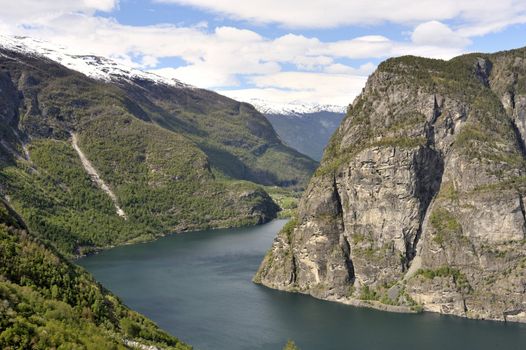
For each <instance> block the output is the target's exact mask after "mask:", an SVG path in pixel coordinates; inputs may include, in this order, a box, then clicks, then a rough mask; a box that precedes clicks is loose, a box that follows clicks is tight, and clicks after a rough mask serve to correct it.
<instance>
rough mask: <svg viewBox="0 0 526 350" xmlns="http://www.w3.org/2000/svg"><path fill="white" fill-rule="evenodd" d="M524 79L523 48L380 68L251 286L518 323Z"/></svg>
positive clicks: (525, 257) (522, 307)
mask: <svg viewBox="0 0 526 350" xmlns="http://www.w3.org/2000/svg"><path fill="white" fill-rule="evenodd" d="M525 79H526V49H521V50H515V51H510V52H502V53H497V54H493V55H484V54H473V55H466V56H461V57H457V58H455V59H453V60H451V61H448V62H445V61H438V60H429V59H422V58H416V57H402V58H397V59H390V60H388V61H386V62H384V63H382V64H381V65H380V67H379V68H378V70H377V71H376V72H375V73H374V74H373V75H372V76H371V77H370V78H369V80H368V82H367V85H366V87H365V88H364V90H363V92H362V94H361V95H360V96H359V97H358V98H357V99H356V100H355V101H354V103H353V106H352V108H351V109H350V111H349V113H348V115H347V117H346V118H345V119H344V121H343V122H342V124H341V125H340V127H339V129H338V130H337V132H336V133H335V135H334V136H333V137H332V140H331V142H330V144H329V146H328V148H327V149H326V151H325V154H324V157H323V159H322V163H321V166H320V168H319V169H318V171H317V172H316V174H315V176H314V178H313V179H312V180H311V183H310V185H309V186H308V189H307V191H306V192H305V194H304V196H303V198H302V200H301V203H300V207H299V214H298V218H297V219H296V220H294V221H292V222H291V223H290V224H289V225H288V226H287V227H286V228H285V229H284V230H283V231H282V232H280V234H279V235H278V237H277V238H276V240H275V242H274V244H273V246H272V248H271V249H270V251H269V253H268V254H267V256H266V257H265V260H264V261H263V263H262V265H261V267H260V270H259V271H258V273H257V275H256V277H255V281H256V282H258V283H262V284H264V285H266V286H269V287H272V288H277V289H282V290H288V291H296V292H301V293H307V294H311V295H313V296H315V297H318V298H322V299H328V300H334V301H339V302H343V303H349V304H354V305H369V306H373V307H378V308H381V309H387V310H394V311H417V310H420V309H423V310H427V311H434V312H440V313H444V314H453V315H458V316H465V317H470V318H485V319H495V320H509V321H510V320H513V321H522V322H525V321H526V211H525V205H524V197H525V194H526V176H525V171H526V160H525V159H526V158H525V157H526V152H525V150H526V148H525V146H524V144H525V137H526V80H525Z"/></svg>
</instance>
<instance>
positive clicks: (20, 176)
mask: <svg viewBox="0 0 526 350" xmlns="http://www.w3.org/2000/svg"><path fill="white" fill-rule="evenodd" d="M0 124H1V125H2V128H1V129H0V194H1V195H2V196H3V197H4V198H5V199H6V200H7V201H8V202H9V204H10V205H11V206H12V207H13V208H14V209H15V210H16V211H17V212H19V214H20V215H21V216H22V217H23V218H24V220H25V221H26V223H27V225H28V227H29V229H30V230H31V231H32V232H34V233H35V234H36V235H38V237H39V238H40V239H42V240H44V241H46V242H50V243H52V244H53V245H54V246H55V247H56V248H57V249H58V250H59V251H60V252H61V253H63V254H65V255H67V256H72V255H79V254H85V253H87V252H89V251H91V250H93V249H97V248H100V247H109V246H113V245H117V244H122V243H125V242H136V241H143V240H147V239H152V238H154V237H157V236H159V235H162V234H166V233H169V232H180V231H186V230H194V229H201V228H209V227H225V226H239V225H247V224H256V223H262V222H265V221H268V220H270V219H272V218H274V217H275V216H276V213H277V211H278V210H279V208H278V207H277V205H276V204H275V203H274V201H273V200H272V199H271V197H270V196H269V195H268V193H267V192H266V189H265V187H264V186H267V185H268V186H281V187H287V188H289V189H294V190H295V189H301V188H302V187H303V186H304V185H305V184H306V183H307V181H308V178H309V177H310V175H311V174H312V172H313V171H314V169H315V166H316V163H315V162H314V161H313V160H311V159H310V158H308V157H306V156H304V155H302V154H300V153H299V152H297V151H295V150H293V149H291V148H290V147H288V146H285V145H284V144H283V143H282V142H281V141H280V139H279V137H278V136H277V134H276V133H275V131H274V130H273V128H272V126H271V124H270V123H269V122H268V121H267V120H266V118H265V117H264V116H263V115H262V114H260V113H259V112H257V111H256V110H255V109H254V107H253V106H251V105H249V104H246V103H240V102H237V101H234V100H232V99H230V98H227V97H224V96H221V95H219V94H217V93H214V92H211V91H207V90H202V89H198V88H195V87H192V86H189V85H186V84H183V83H180V82H178V81H174V80H166V79H163V78H160V77H157V76H155V75H152V74H149V73H142V72H140V71H137V70H134V69H130V68H127V67H124V66H121V65H119V64H117V63H115V62H112V61H110V60H108V59H105V58H100V57H93V56H79V55H73V54H71V53H68V52H66V51H64V50H63V49H61V48H57V47H54V46H52V45H50V44H48V43H45V42H39V41H35V40H33V39H30V38H6V37H2V40H1V43H0Z"/></svg>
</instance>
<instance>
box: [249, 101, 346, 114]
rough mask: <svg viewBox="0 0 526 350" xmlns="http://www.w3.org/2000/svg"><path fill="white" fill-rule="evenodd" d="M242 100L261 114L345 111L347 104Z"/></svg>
mask: <svg viewBox="0 0 526 350" xmlns="http://www.w3.org/2000/svg"><path fill="white" fill-rule="evenodd" d="M243 102H247V103H250V104H252V105H253V106H254V107H256V109H257V110H258V111H259V112H261V113H263V114H277V115H287V116H301V115H304V114H310V113H317V112H333V113H345V112H346V110H347V106H337V105H324V104H317V103H305V102H297V101H293V102H290V103H273V102H269V101H265V100H262V99H258V98H252V99H248V100H245V101H243Z"/></svg>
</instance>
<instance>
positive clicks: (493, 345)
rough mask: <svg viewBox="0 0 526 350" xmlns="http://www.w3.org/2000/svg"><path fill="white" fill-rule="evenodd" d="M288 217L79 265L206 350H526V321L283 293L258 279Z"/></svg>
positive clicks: (126, 249) (129, 249)
mask: <svg viewBox="0 0 526 350" xmlns="http://www.w3.org/2000/svg"><path fill="white" fill-rule="evenodd" d="M284 223H285V221H283V220H277V221H273V222H271V223H269V224H266V225H263V226H258V227H252V228H244V229H227V230H217V231H202V232H193V233H185V234H180V235H172V236H168V237H165V238H162V239H160V240H158V241H155V242H151V243H146V244H137V245H129V246H123V247H118V248H115V249H112V250H109V251H106V252H103V253H101V254H98V255H95V256H91V257H88V258H84V259H81V260H79V261H78V263H79V264H80V265H82V266H84V267H85V268H86V269H88V270H89V271H90V272H91V273H93V274H94V275H95V277H96V278H97V279H98V280H99V281H100V282H101V283H102V284H103V285H104V286H105V287H107V288H108V289H110V290H111V291H112V292H114V293H115V294H117V295H118V296H119V297H120V298H121V299H122V300H123V301H124V302H125V303H126V304H127V305H129V306H130V307H131V308H133V309H135V310H137V311H139V312H141V313H143V314H144V315H146V316H148V317H150V318H151V319H153V320H154V321H155V322H157V323H158V324H159V325H160V326H161V327H162V328H164V329H166V330H167V331H169V332H170V333H172V334H174V335H176V336H177V337H179V338H180V339H182V340H184V341H186V342H188V343H189V344H192V345H193V346H194V348H195V349H201V350H208V349H210V350H211V349H214V350H241V349H250V350H258V349H269V350H270V349H272V350H276V349H281V348H282V347H283V345H284V343H285V342H286V340H287V339H293V340H294V341H295V342H296V344H297V345H298V346H299V347H300V348H301V350H314V349H316V350H333V349H334V350H336V349H351V350H352V349H360V350H361V349H364V350H375V349H382V350H383V349H389V350H393V349H404V350H406V349H426V350H433V349H440V350H442V349H448V350H449V349H450V350H455V349H459V350H460V349H462V350H467V349H477V350H480V349H499V350H515V349H517V350H519V349H520V350H525V349H526V325H519V324H511V323H510V324H504V323H498V322H488V321H473V320H465V319H461V318H456V317H448V316H440V315H435V314H429V313H424V314H419V315H405V314H394V313H385V312H380V311H375V310H369V309H360V308H354V307H350V306H345V305H340V304H336V303H331V302H325V301H320V300H316V299H314V298H310V297H308V296H303V295H295V294H289V293H283V292H278V291H274V290H271V289H267V288H265V287H261V286H258V285H255V284H253V283H252V282H251V279H252V276H253V275H254V273H255V272H256V270H257V268H258V266H259V263H260V262H261V260H262V258H263V256H264V254H265V251H266V250H267V249H268V248H269V247H270V245H271V242H272V240H273V238H274V236H275V235H276V233H277V232H278V230H279V229H280V228H281V227H282V226H283V224H284Z"/></svg>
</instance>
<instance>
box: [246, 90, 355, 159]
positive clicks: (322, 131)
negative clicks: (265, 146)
mask: <svg viewBox="0 0 526 350" xmlns="http://www.w3.org/2000/svg"><path fill="white" fill-rule="evenodd" d="M245 102H247V103H250V104H252V105H253V106H254V107H255V108H256V109H257V110H258V111H259V112H261V113H263V114H264V115H265V117H267V119H268V121H269V122H270V123H271V124H272V126H273V127H274V130H276V132H277V133H278V135H279V137H280V138H281V140H282V141H283V142H284V143H285V144H287V145H289V146H290V147H292V148H294V149H296V150H298V151H299V152H301V153H303V154H305V155H307V156H309V157H310V158H312V159H314V160H316V161H320V159H321V157H322V155H323V150H324V148H325V146H326V145H327V143H328V142H329V139H330V137H331V135H332V134H333V133H334V131H335V130H336V128H337V127H338V125H340V122H341V120H342V119H343V117H344V116H345V110H346V109H347V107H346V106H345V107H344V106H337V105H324V104H317V103H304V102H298V101H292V102H290V103H274V102H269V101H265V100H262V99H257V98H251V99H246V100H245Z"/></svg>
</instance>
